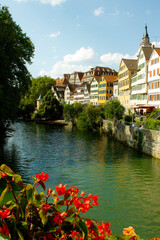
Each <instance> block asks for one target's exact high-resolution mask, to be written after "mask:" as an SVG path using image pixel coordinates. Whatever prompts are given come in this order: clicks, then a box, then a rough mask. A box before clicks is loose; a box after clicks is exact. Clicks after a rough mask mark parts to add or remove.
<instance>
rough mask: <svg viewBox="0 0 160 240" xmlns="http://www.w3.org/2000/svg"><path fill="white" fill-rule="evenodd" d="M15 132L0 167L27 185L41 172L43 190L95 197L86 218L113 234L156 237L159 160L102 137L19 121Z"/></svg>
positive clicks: (0, 157) (159, 212)
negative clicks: (131, 231) (73, 190)
mask: <svg viewBox="0 0 160 240" xmlns="http://www.w3.org/2000/svg"><path fill="white" fill-rule="evenodd" d="M13 129H14V130H15V131H14V132H13V134H12V137H10V138H9V139H8V140H7V142H6V144H5V146H4V149H3V151H2V150H1V151H0V163H1V164H2V163H6V164H7V165H8V166H10V167H11V168H12V169H13V170H14V171H15V172H16V173H18V174H21V175H22V179H23V181H24V182H25V183H33V180H32V176H35V175H36V173H41V172H42V171H44V172H45V173H48V174H49V180H48V181H47V182H46V187H47V188H48V187H50V188H55V186H56V185H59V183H62V184H67V186H68V187H70V186H76V187H77V188H79V189H80V191H85V192H86V194H89V193H92V194H97V195H98V196H99V197H100V199H99V201H98V202H99V206H98V207H95V208H93V209H92V210H90V211H89V212H88V215H87V217H91V218H94V219H96V220H98V221H104V222H110V223H111V229H112V232H113V233H119V234H121V233H122V230H123V228H124V227H128V226H133V227H134V228H135V230H136V233H137V234H138V235H140V236H141V237H142V238H145V239H150V238H151V237H160V160H158V159H155V158H152V157H150V156H147V155H145V154H142V153H139V152H136V151H135V150H133V149H130V148H127V147H126V146H125V145H123V144H121V143H119V142H117V141H115V140H111V139H110V138H108V137H107V136H105V135H102V136H99V134H96V133H92V132H81V131H78V130H76V129H71V128H69V127H55V126H51V125H43V124H36V123H29V122H19V123H16V124H14V125H13ZM39 191H41V188H39Z"/></svg>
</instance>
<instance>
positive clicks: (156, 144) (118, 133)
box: [103, 120, 160, 159]
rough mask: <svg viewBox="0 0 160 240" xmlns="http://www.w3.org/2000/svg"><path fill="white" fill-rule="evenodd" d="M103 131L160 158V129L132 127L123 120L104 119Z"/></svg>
mask: <svg viewBox="0 0 160 240" xmlns="http://www.w3.org/2000/svg"><path fill="white" fill-rule="evenodd" d="M103 132H106V133H107V134H108V135H111V136H112V137H114V138H115V139H117V140H118V141H120V142H123V143H124V144H126V145H128V146H129V147H132V148H135V149H137V150H140V151H142V152H144V153H146V154H148V155H151V156H153V157H156V158H159V159H160V131H155V130H149V129H142V130H138V129H137V127H130V126H126V125H124V123H123V122H121V121H116V122H112V121H109V120H103Z"/></svg>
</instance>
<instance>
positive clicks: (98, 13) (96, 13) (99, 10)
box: [94, 7, 104, 16]
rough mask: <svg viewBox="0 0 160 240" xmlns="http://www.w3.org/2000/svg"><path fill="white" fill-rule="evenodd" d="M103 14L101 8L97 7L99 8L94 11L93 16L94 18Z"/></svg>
mask: <svg viewBox="0 0 160 240" xmlns="http://www.w3.org/2000/svg"><path fill="white" fill-rule="evenodd" d="M103 13H104V8H103V7H99V8H97V9H95V10H94V15H95V16H99V15H101V14H103Z"/></svg>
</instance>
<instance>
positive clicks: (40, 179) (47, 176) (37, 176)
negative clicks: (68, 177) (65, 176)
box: [36, 172, 49, 182]
mask: <svg viewBox="0 0 160 240" xmlns="http://www.w3.org/2000/svg"><path fill="white" fill-rule="evenodd" d="M36 178H37V179H38V180H39V181H43V182H45V181H46V180H47V179H48V178H49V175H48V174H47V173H46V174H45V173H44V172H42V173H41V174H36Z"/></svg>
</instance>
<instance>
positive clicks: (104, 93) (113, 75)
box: [98, 70, 117, 105]
mask: <svg viewBox="0 0 160 240" xmlns="http://www.w3.org/2000/svg"><path fill="white" fill-rule="evenodd" d="M115 79H117V72H116V71H115V70H113V72H109V73H108V75H103V76H101V78H100V82H99V86H98V105H105V104H106V101H107V100H109V99H110V97H111V96H112V95H113V81H114V80H115Z"/></svg>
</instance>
